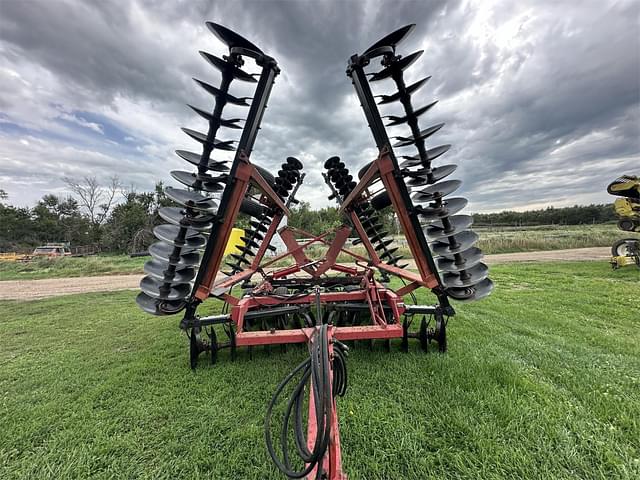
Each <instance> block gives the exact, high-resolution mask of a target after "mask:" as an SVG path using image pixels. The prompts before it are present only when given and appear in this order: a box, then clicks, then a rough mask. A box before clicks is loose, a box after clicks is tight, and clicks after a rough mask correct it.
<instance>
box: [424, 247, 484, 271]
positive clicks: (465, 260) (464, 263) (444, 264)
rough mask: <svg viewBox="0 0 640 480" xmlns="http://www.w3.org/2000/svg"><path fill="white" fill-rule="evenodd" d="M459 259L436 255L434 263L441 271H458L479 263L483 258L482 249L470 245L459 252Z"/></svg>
mask: <svg viewBox="0 0 640 480" xmlns="http://www.w3.org/2000/svg"><path fill="white" fill-rule="evenodd" d="M459 255H460V257H461V259H460V261H457V260H456V258H455V257H453V256H452V257H438V258H436V259H435V260H436V265H437V267H438V270H440V271H441V272H459V271H460V270H464V269H465V268H471V267H473V266H474V265H477V264H478V263H480V261H481V260H482V259H483V258H484V254H483V253H482V250H480V249H479V248H477V247H471V248H470V249H468V250H465V251H464V252H460V254H459Z"/></svg>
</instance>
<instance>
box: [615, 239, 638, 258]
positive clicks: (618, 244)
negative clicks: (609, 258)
mask: <svg viewBox="0 0 640 480" xmlns="http://www.w3.org/2000/svg"><path fill="white" fill-rule="evenodd" d="M634 242H635V243H638V244H639V245H638V247H636V248H637V249H640V240H638V239H637V238H623V239H622V240H618V241H617V242H615V243H614V244H613V246H612V247H611V255H613V256H614V257H626V256H629V255H627V252H620V251H619V250H618V249H619V248H620V247H622V246H623V245H626V244H627V243H634ZM625 250H626V249H625Z"/></svg>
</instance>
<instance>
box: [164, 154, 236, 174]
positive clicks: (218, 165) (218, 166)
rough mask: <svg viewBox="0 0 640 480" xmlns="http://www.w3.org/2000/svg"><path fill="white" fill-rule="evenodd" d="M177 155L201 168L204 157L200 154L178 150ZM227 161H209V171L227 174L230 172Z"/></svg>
mask: <svg viewBox="0 0 640 480" xmlns="http://www.w3.org/2000/svg"><path fill="white" fill-rule="evenodd" d="M176 155H178V156H179V157H180V158H182V159H183V160H186V161H187V162H189V163H190V164H191V165H195V166H196V167H199V166H200V159H201V158H202V155H200V154H199V153H194V152H189V151H188V150H176ZM227 163H228V162H227V161H217V160H211V159H209V163H207V169H209V170H213V171H216V172H226V171H227V170H229V168H228V167H227Z"/></svg>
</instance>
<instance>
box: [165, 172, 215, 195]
mask: <svg viewBox="0 0 640 480" xmlns="http://www.w3.org/2000/svg"><path fill="white" fill-rule="evenodd" d="M170 173H171V176H172V177H173V178H175V179H176V180H177V181H178V182H180V183H181V184H183V185H185V186H187V187H189V188H193V189H196V190H202V191H204V192H219V191H221V190H224V186H223V184H224V183H225V181H226V179H225V178H223V177H212V176H211V175H197V174H195V173H191V172H185V171H184V170H172V171H171V172H170ZM198 182H200V183H198Z"/></svg>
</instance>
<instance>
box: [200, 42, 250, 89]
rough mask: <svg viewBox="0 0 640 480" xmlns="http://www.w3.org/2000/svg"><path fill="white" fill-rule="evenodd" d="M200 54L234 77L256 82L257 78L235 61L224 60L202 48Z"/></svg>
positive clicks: (211, 63)
mask: <svg viewBox="0 0 640 480" xmlns="http://www.w3.org/2000/svg"><path fill="white" fill-rule="evenodd" d="M199 53H200V55H202V58H204V59H205V60H206V61H207V62H209V64H210V65H211V66H213V67H214V68H217V69H218V70H220V71H221V72H223V73H227V74H229V73H230V74H231V75H233V78H235V79H237V80H241V81H243V82H249V83H256V82H257V80H256V79H255V78H254V77H253V75H251V74H250V73H247V72H245V71H244V70H242V69H240V68H238V67H236V66H235V65H234V64H233V63H231V62H228V61H226V60H223V59H222V58H220V57H216V56H215V55H212V54H210V53H208V52H203V51H202V50H200V52H199Z"/></svg>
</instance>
